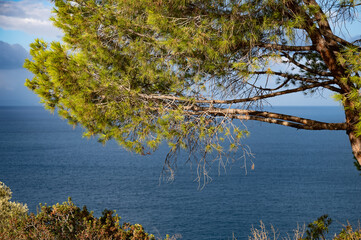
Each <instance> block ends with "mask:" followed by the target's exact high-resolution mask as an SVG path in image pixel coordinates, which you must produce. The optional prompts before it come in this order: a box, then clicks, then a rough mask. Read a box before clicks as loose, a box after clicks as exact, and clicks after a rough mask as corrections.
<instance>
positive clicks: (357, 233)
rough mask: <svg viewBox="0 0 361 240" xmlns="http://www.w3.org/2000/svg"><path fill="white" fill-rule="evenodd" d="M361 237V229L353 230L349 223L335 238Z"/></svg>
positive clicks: (354, 239)
mask: <svg viewBox="0 0 361 240" xmlns="http://www.w3.org/2000/svg"><path fill="white" fill-rule="evenodd" d="M359 239H361V229H360V228H358V229H356V230H353V228H352V226H351V225H347V226H345V227H344V229H342V231H341V232H340V234H339V235H337V236H336V237H335V238H334V240H359Z"/></svg>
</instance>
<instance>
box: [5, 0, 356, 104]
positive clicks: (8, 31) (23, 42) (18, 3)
mask: <svg viewBox="0 0 361 240" xmlns="http://www.w3.org/2000/svg"><path fill="white" fill-rule="evenodd" d="M52 8H53V4H52V3H51V2H50V1H47V0H0V106H37V105H39V106H40V105H41V104H40V103H39V98H38V97H37V96H35V94H33V93H32V92H31V91H30V90H28V89H27V88H26V87H25V86H24V83H25V79H26V78H29V79H31V78H32V74H31V73H30V72H28V71H27V70H26V69H24V68H23V67H22V65H23V62H24V59H26V58H29V53H28V51H29V49H30V47H29V44H30V43H32V42H33V41H34V39H36V38H40V39H43V40H45V41H48V42H50V41H61V38H62V32H61V31H60V30H58V29H57V28H55V27H54V26H53V25H52V23H51V21H50V20H49V17H50V16H51V14H52V13H51V10H52ZM360 29H361V24H357V25H355V26H352V27H350V29H349V30H350V31H349V36H348V37H347V38H349V39H352V38H355V37H357V36H360V35H361V30H360ZM269 102H270V104H272V105H274V106H277V105H284V106H290V105H291V106H292V105H294V106H338V105H339V103H337V102H335V101H334V100H333V99H332V97H331V93H330V92H328V91H325V92H323V94H322V96H319V95H317V96H304V95H303V94H302V93H300V94H291V95H286V96H281V97H277V98H274V99H270V101H269Z"/></svg>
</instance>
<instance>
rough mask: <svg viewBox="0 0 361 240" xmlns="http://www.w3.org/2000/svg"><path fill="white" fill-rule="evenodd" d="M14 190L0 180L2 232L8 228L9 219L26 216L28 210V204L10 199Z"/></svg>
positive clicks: (0, 225) (0, 221) (0, 230)
mask: <svg viewBox="0 0 361 240" xmlns="http://www.w3.org/2000/svg"><path fill="white" fill-rule="evenodd" d="M11 197H12V192H11V190H10V188H9V187H7V186H6V185H5V184H4V183H3V182H1V181H0V232H4V231H5V229H7V228H8V225H9V219H11V218H19V217H22V216H25V215H26V213H27V212H28V207H27V206H26V204H21V203H16V202H12V201H10V200H11Z"/></svg>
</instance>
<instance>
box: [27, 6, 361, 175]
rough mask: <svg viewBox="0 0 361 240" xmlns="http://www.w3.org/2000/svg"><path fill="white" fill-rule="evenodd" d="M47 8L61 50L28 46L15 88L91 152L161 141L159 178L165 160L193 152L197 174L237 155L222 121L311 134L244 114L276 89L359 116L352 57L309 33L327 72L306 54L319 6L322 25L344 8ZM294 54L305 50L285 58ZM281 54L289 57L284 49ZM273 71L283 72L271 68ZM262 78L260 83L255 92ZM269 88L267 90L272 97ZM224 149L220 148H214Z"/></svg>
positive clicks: (234, 129) (233, 134)
mask: <svg viewBox="0 0 361 240" xmlns="http://www.w3.org/2000/svg"><path fill="white" fill-rule="evenodd" d="M53 2H54V3H55V8H54V13H55V16H54V17H53V18H52V20H53V22H54V24H55V26H57V27H58V28H60V29H61V30H62V31H63V32H64V38H63V41H62V43H58V42H52V43H45V42H44V41H42V40H35V42H34V43H33V44H31V51H30V53H31V55H32V59H31V60H27V61H26V62H25V64H24V67H26V68H27V69H29V70H30V71H31V72H33V73H34V78H33V79H32V80H27V81H26V86H27V87H28V88H29V89H31V90H32V91H34V92H35V93H36V94H38V95H39V96H40V97H41V101H42V103H43V104H44V105H45V107H46V108H47V109H50V110H51V111H54V110H55V109H56V110H57V112H58V114H59V115H60V116H61V117H63V118H65V119H67V120H68V122H69V123H70V124H73V125H77V124H79V125H81V126H82V127H84V129H85V130H86V133H85V134H84V135H85V136H86V137H92V136H96V137H97V138H98V140H99V142H101V143H103V144H104V143H106V142H107V141H108V140H110V139H114V140H116V141H117V142H118V143H119V144H120V145H122V146H123V147H125V148H126V149H128V150H130V151H133V152H136V153H139V154H143V155H144V154H148V153H150V152H152V151H154V150H156V149H157V148H158V147H159V145H160V144H161V143H162V142H167V143H168V145H169V146H170V153H169V154H168V157H167V159H166V166H165V169H167V170H168V171H169V173H171V175H172V173H173V171H174V167H173V166H175V161H173V162H172V161H170V159H169V158H171V157H174V156H175V155H176V153H177V152H178V151H179V150H180V149H186V150H187V151H188V152H189V156H190V158H192V157H193V156H194V155H193V154H194V153H199V152H201V154H200V155H198V156H203V157H201V159H198V158H197V157H195V158H192V159H193V160H194V161H196V163H197V165H198V166H199V169H204V170H202V171H201V172H203V173H205V174H206V172H207V171H208V170H209V166H210V164H209V163H210V162H211V161H208V162H207V161H206V160H205V159H207V157H208V156H210V157H211V156H212V157H213V158H215V159H218V160H220V159H227V160H225V161H224V162H223V163H227V162H230V161H228V158H233V157H234V152H236V151H237V150H238V149H243V150H244V149H246V148H244V147H243V146H242V144H241V139H242V138H243V137H244V136H245V134H244V133H245V131H244V129H243V128H244V127H243V126H242V125H241V124H239V125H238V124H237V125H235V124H233V120H234V119H239V120H247V119H251V120H259V121H265V122H271V123H276V124H281V125H287V124H283V123H284V121H288V122H292V124H288V125H287V126H294V122H296V123H298V125H296V126H295V127H299V126H301V125H302V124H309V125H310V127H309V128H306V129H312V127H314V125H313V124H312V122H311V123H310V121H302V120H297V119H296V118H289V117H287V116H281V119H279V118H278V117H277V116H279V115H277V116H274V115H272V114H269V113H259V112H252V114H254V115H253V116H252V118H251V117H250V116H249V115H248V113H249V112H250V111H248V109H252V108H250V107H252V106H255V107H257V106H263V102H262V101H261V100H262V99H263V98H265V96H269V95H268V94H269V93H275V92H276V93H277V94H276V95H270V96H269V97H273V96H278V95H283V94H286V93H288V92H284V91H283V92H282V91H281V89H287V87H288V86H292V85H298V86H302V87H309V88H310V90H309V91H310V92H311V93H314V92H316V90H317V89H318V87H325V88H329V89H332V90H335V91H336V92H339V93H340V95H339V99H340V100H342V101H343V103H344V105H345V106H347V107H348V108H353V109H355V112H356V113H358V112H361V107H360V106H361V105H360V99H359V94H358V89H359V88H360V86H361V81H360V80H359V77H358V76H359V74H358V73H359V71H360V69H361V68H360V67H359V66H360V65H359V63H360V61H359V60H358V59H359V57H358V56H359V48H358V47H356V46H355V45H354V44H345V43H344V42H342V41H341V42H337V43H335V44H334V43H333V42H334V41H336V40H334V38H330V37H329V34H327V36H326V35H325V36H323V35H322V36H319V37H320V38H317V39H327V41H328V42H330V44H331V43H332V44H333V45H332V46H331V45H330V46H327V49H328V50H330V52H329V53H330V54H331V55H334V53H337V54H338V55H337V58H338V59H337V61H336V63H334V64H336V65H332V66H331V63H330V62H327V61H326V60H327V59H326V60H325V56H326V55H327V54H325V53H323V52H322V51H321V50H320V49H321V48H317V49H313V48H312V47H313V46H315V45H316V42H313V41H316V40H315V39H316V38H315V36H314V35H315V34H324V33H329V31H328V30H327V31H326V30H322V31H321V30H319V28H320V24H321V23H320V20H318V19H319V13H320V12H322V11H320V10H322V9H321V8H323V9H325V10H327V11H328V12H327V13H325V14H324V15H323V16H322V17H323V18H325V19H323V21H324V20H327V21H336V20H338V19H339V17H337V18H336V20H335V18H334V17H333V16H334V15H337V14H336V13H340V14H341V15H342V14H343V15H342V16H345V17H346V16H350V17H349V18H350V19H352V18H353V17H352V16H353V15H352V14H351V12H352V10H353V8H354V7H355V5H353V4H352V2H351V1H343V2H342V4H341V3H339V2H337V1H336V0H335V1H322V4H321V5H320V6H319V5H317V4H316V5H315V4H308V3H306V2H307V1H284V0H273V1H269V0H262V1H258V0H257V1H256V0H246V1H239V0H229V1H223V0H222V1H221V0H212V1H209V0H187V1H184V0H169V1H162V0H106V1H105V0H100V1H99V0H88V1H84V0H71V1H70V0H53ZM327 2H330V3H327ZM347 11H349V12H350V14H349V15H347V14H346V12H347ZM340 18H342V17H341V16H340ZM330 31H331V30H330ZM329 38H330V39H329ZM331 40H332V41H331ZM300 42H301V43H302V44H299V43H300ZM317 44H319V43H317ZM298 45H303V46H312V47H310V49H309V50H303V49H302V47H301V50H297V49H298V48H299V46H298ZM335 45H337V46H335ZM293 46H295V49H296V50H290V47H293ZM322 49H326V48H325V46H323V47H322ZM327 49H326V50H327ZM327 56H328V55H327ZM285 59H288V60H287V61H285ZM284 62H286V65H287V66H289V67H290V68H289V69H291V70H290V71H289V72H280V71H279V67H274V66H275V63H284ZM334 62H335V61H334ZM277 68H278V69H277ZM294 68H297V70H294ZM340 68H342V69H341V70H342V71H336V70H335V69H340ZM345 69H349V72H347V71H346V70H345ZM336 72H342V74H341V75H342V76H340V74H338V73H337V74H336ZM341 77H342V78H345V82H346V83H345V84H346V85H347V86H344V85H342V84H341V79H340V78H341ZM263 78H266V79H267V81H266V83H264V84H261V83H259V82H262V81H261V80H260V79H263ZM331 80H334V81H333V82H332V84H328V85H327V86H324V85H323V83H324V82H331ZM269 81H270V82H273V83H279V86H278V87H276V88H274V89H273V90H272V89H271V88H269V86H267V83H268V82H269ZM263 82H264V81H263ZM316 83H317V84H316ZM336 83H337V84H339V85H340V88H341V90H342V91H341V90H340V91H338V90H339V89H338V88H336V87H334V86H333V85H334V84H336ZM314 84H316V85H315V86H313V85H314ZM329 85H332V86H329ZM310 86H311V87H310ZM345 89H346V90H347V91H346V90H345ZM278 90H280V91H279V92H277V91H278ZM295 91H296V90H295ZM297 91H305V90H302V89H299V90H297ZM291 92H292V91H291ZM228 99H231V100H229V101H228ZM232 99H233V100H235V101H233V100H232ZM349 101H351V102H352V103H353V104H349ZM236 109H237V110H239V111H233V110H236ZM244 109H246V110H247V111H243V110H244ZM295 119H296V120H295ZM352 122H354V121H352ZM359 125H360V124H359ZM301 127H302V126H301ZM357 129H361V125H360V126H358V125H357ZM359 132H360V133H361V130H360V131H359ZM228 133H229V134H228ZM227 144H228V145H230V149H231V150H232V151H227V150H228V147H227V150H225V148H224V146H228V145H227ZM240 155H241V156H243V155H242V154H240ZM360 161H361V160H360ZM223 163H221V164H219V165H225V164H223ZM199 164H200V165H199Z"/></svg>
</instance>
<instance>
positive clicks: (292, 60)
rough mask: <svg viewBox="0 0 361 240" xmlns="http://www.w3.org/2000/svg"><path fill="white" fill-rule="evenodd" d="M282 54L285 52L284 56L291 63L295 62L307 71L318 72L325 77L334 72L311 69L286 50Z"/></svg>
mask: <svg viewBox="0 0 361 240" xmlns="http://www.w3.org/2000/svg"><path fill="white" fill-rule="evenodd" d="M282 54H283V56H284V57H286V58H287V59H288V60H290V62H291V63H293V64H294V65H296V66H297V67H299V68H301V69H302V70H305V71H306V72H309V73H312V74H317V75H320V76H324V77H329V76H332V73H330V72H319V71H316V70H314V69H311V68H309V67H307V66H305V65H303V64H301V63H299V62H297V61H296V60H295V59H294V58H293V57H291V56H290V55H289V54H288V53H286V52H282Z"/></svg>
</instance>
